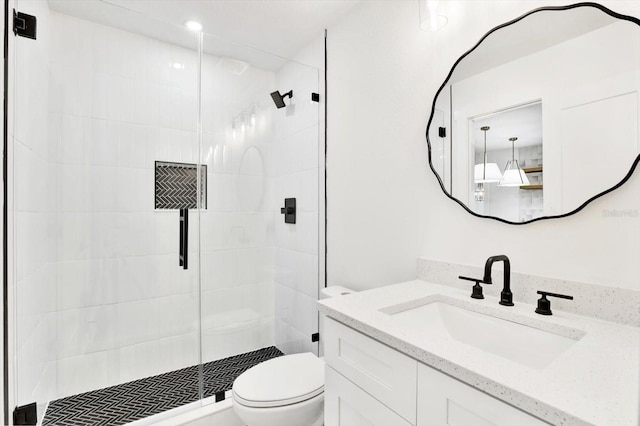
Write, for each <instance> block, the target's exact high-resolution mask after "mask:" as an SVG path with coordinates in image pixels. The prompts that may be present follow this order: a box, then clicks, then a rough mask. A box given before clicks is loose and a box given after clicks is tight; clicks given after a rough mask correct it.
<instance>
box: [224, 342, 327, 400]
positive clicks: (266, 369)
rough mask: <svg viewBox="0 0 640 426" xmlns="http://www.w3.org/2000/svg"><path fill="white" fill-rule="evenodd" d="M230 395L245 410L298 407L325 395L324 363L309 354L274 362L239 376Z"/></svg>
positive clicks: (276, 359)
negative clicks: (297, 405) (287, 406)
mask: <svg viewBox="0 0 640 426" xmlns="http://www.w3.org/2000/svg"><path fill="white" fill-rule="evenodd" d="M232 391H233V399H234V401H235V402H237V403H239V404H242V405H244V406H247V407H255V408H268V407H281V406H286V405H291V404H296V403H300V402H303V401H306V400H309V399H311V398H314V397H316V396H318V395H320V394H322V393H323V392H324V361H323V360H321V359H319V358H318V357H316V356H315V355H314V354H312V353H301V354H295V355H285V356H281V357H278V358H273V359H270V360H268V361H265V362H262V363H260V364H258V365H256V366H254V367H252V368H250V369H249V370H247V371H245V372H244V373H242V374H241V375H240V376H238V378H237V379H236V380H235V381H234V383H233V389H232Z"/></svg>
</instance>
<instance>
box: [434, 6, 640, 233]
mask: <svg viewBox="0 0 640 426" xmlns="http://www.w3.org/2000/svg"><path fill="white" fill-rule="evenodd" d="M578 7H593V8H596V9H599V10H600V11H602V12H604V13H606V14H608V15H609V16H612V17H614V18H617V19H621V20H624V21H629V22H633V23H634V24H636V25H638V26H639V27H640V19H638V18H635V17H633V16H628V15H622V14H620V13H617V12H614V11H612V10H611V9H608V8H606V7H605V6H602V5H601V4H598V3H593V2H582V3H575V4H571V5H567V6H544V7H539V8H537V9H533V10H531V11H529V12H527V13H525V14H524V15H522V16H519V17H518V18H515V19H513V20H511V21H508V22H505V23H504V24H501V25H498V26H497V27H495V28H493V29H491V30H490V31H489V32H487V33H486V34H485V35H484V36H482V38H480V40H479V41H478V42H477V43H476V44H475V45H474V46H473V47H472V48H471V49H469V50H467V51H466V52H465V53H464V54H463V55H462V56H460V58H458V60H457V61H456V62H455V63H454V64H453V67H451V71H449V74H448V75H447V78H446V79H445V80H444V82H443V83H442V85H441V86H440V88H439V89H438V91H437V92H436V95H435V97H434V98H433V103H432V104H431V114H430V115H429V122H428V123H427V131H426V137H427V147H428V150H429V168H430V169H431V171H432V172H433V174H434V175H435V176H436V178H437V179H438V183H439V184H440V189H442V192H444V194H445V195H446V196H447V197H448V198H449V199H451V200H453V201H455V202H456V203H458V204H459V205H460V206H461V207H462V208H463V209H465V210H466V211H467V212H469V213H471V214H472V215H473V216H476V217H481V218H486V219H493V220H497V221H498V222H502V223H506V224H509V225H526V224H528V223H533V222H537V221H540V220H545V219H559V218H563V217H567V216H571V215H573V214H575V213H578V212H579V211H580V210H582V209H584V208H585V207H586V206H587V205H588V204H589V203H591V202H592V201H594V200H596V199H598V198H600V197H602V196H603V195H605V194H608V193H610V192H612V191H614V190H616V189H618V188H620V187H621V186H622V185H624V184H625V183H626V182H627V181H628V180H629V178H631V176H632V175H633V172H634V171H635V169H636V167H637V166H638V163H640V154H638V155H637V156H636V159H635V160H634V162H633V164H632V165H631V168H630V169H629V171H628V172H627V174H626V175H625V176H624V178H622V180H621V181H620V182H618V183H617V184H615V185H614V186H612V187H611V188H609V189H606V190H604V191H602V192H600V193H599V194H596V195H594V196H593V197H591V198H589V199H588V200H587V201H585V202H584V203H582V204H581V205H580V206H579V207H577V208H576V209H574V210H572V211H570V212H568V213H564V214H559V215H552V216H542V217H537V218H535V219H531V220H527V221H525V222H512V221H510V220H505V219H502V218H499V217H496V216H487V215H482V214H478V213H476V212H474V211H473V210H471V209H470V208H469V207H468V206H467V205H465V204H464V203H463V202H462V201H460V200H458V199H457V198H455V197H454V196H453V195H451V194H449V193H448V192H447V190H446V189H445V187H444V182H442V179H441V178H440V175H438V173H437V172H436V170H435V168H434V167H433V162H432V160H431V141H430V140H429V129H430V128H431V124H432V122H433V115H434V112H435V108H436V101H437V100H438V96H440V93H441V92H442V90H443V89H444V87H445V86H446V85H447V83H448V82H449V80H450V79H451V75H452V74H453V71H455V69H456V67H457V66H458V64H459V63H460V62H461V61H462V60H463V59H464V58H466V57H467V56H468V55H469V54H470V53H471V52H473V51H474V50H476V48H477V47H478V46H480V44H481V43H482V42H483V41H484V40H485V39H486V38H487V37H489V36H490V35H491V34H493V33H494V32H496V31H498V30H499V29H501V28H504V27H508V26H510V25H513V24H515V23H516V22H519V21H521V20H523V19H524V18H526V17H527V16H529V15H533V14H534V13H537V12H541V11H545V10H555V11H561V10H570V9H576V8H578Z"/></svg>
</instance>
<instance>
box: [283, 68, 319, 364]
mask: <svg viewBox="0 0 640 426" xmlns="http://www.w3.org/2000/svg"><path fill="white" fill-rule="evenodd" d="M318 78H319V75H318V70H317V69H315V68H312V67H307V66H304V65H301V64H299V63H289V64H287V65H285V66H283V67H282V68H281V69H280V70H279V71H278V72H277V74H276V87H277V89H279V90H280V92H281V93H282V92H286V91H289V90H293V94H294V96H293V99H292V101H291V102H290V103H288V106H287V107H286V108H283V109H280V110H277V111H276V120H275V123H276V139H277V140H276V146H275V152H276V155H275V156H274V158H273V160H274V166H275V173H274V176H275V199H276V200H277V201H279V202H280V203H282V202H283V200H284V199H285V198H290V197H295V198H296V208H297V219H296V224H295V225H291V224H286V223H284V221H283V220H282V217H276V221H275V231H274V233H275V247H276V250H275V271H276V274H275V283H276V284H275V339H276V345H277V346H278V348H279V349H280V350H282V351H283V352H284V353H287V354H291V353H297V352H314V353H316V354H317V353H318V345H317V344H316V343H312V342H311V334H313V333H316V332H318V312H317V310H316V307H315V304H316V300H317V299H318V286H319V264H318V258H319V256H318V255H319V244H320V222H319V211H318V210H319V185H320V182H319V176H320V153H321V150H319V145H323V142H321V140H320V129H319V117H320V110H319V107H320V104H319V103H315V102H312V101H311V93H312V92H319V89H318V87H319V84H318ZM322 250H323V251H324V248H323V249H322Z"/></svg>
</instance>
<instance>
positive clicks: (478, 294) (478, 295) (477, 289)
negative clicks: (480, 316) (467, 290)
mask: <svg viewBox="0 0 640 426" xmlns="http://www.w3.org/2000/svg"><path fill="white" fill-rule="evenodd" d="M458 278H460V279H461V280H467V281H473V282H475V283H476V284H475V285H474V286H473V290H472V291H471V298H472V299H484V295H483V294H482V286H481V285H480V284H481V283H482V284H491V283H490V282H489V283H487V282H484V281H483V280H482V279H480V278H471V277H463V276H462V275H460V276H458Z"/></svg>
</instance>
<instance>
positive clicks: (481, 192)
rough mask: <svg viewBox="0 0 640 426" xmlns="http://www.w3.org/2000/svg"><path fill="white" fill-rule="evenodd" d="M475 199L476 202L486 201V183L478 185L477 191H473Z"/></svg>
mask: <svg viewBox="0 0 640 426" xmlns="http://www.w3.org/2000/svg"><path fill="white" fill-rule="evenodd" d="M473 199H474V200H476V201H484V183H482V182H480V183H476V189H475V191H473Z"/></svg>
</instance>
